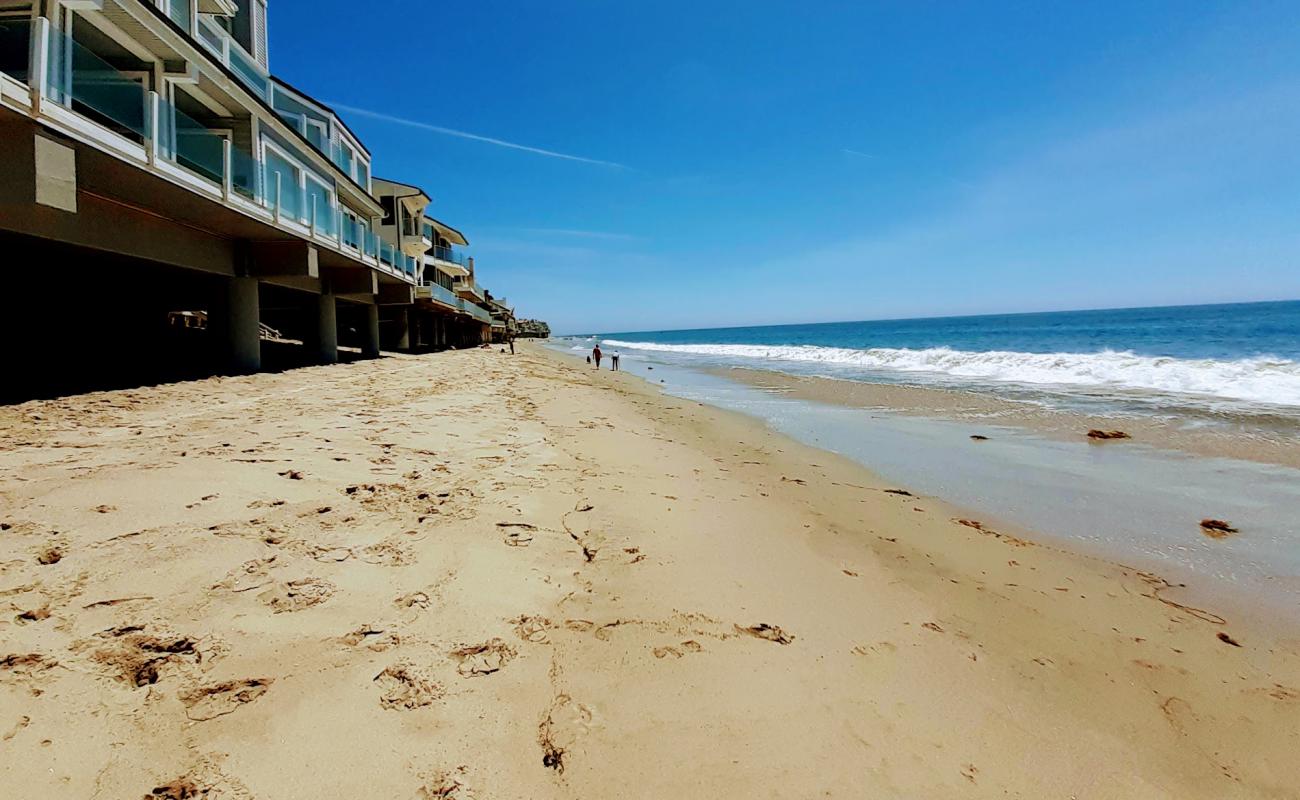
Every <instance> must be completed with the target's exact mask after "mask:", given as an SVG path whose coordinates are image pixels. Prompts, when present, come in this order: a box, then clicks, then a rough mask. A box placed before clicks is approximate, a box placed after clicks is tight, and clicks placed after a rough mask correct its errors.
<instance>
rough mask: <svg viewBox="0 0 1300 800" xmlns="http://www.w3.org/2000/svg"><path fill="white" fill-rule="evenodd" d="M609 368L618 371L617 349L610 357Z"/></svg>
mask: <svg viewBox="0 0 1300 800" xmlns="http://www.w3.org/2000/svg"><path fill="white" fill-rule="evenodd" d="M609 369H610V371H611V372H618V351H617V350H615V351H614V352H613V353H612V354H611V355H610V357H609Z"/></svg>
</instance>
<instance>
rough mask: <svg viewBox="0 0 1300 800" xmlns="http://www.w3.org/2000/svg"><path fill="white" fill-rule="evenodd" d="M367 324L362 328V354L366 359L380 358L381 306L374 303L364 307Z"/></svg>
mask: <svg viewBox="0 0 1300 800" xmlns="http://www.w3.org/2000/svg"><path fill="white" fill-rule="evenodd" d="M363 309H364V312H365V324H364V325H363V326H362V328H361V335H362V337H364V338H363V339H362V341H361V354H362V355H364V356H365V357H366V358H379V306H377V305H374V304H373V303H372V304H371V305H368V306H364V307H363Z"/></svg>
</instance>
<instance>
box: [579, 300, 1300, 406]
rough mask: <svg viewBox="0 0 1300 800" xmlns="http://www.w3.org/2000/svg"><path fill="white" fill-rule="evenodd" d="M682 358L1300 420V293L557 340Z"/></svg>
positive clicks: (1066, 401) (1060, 401) (691, 362)
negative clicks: (1235, 300)
mask: <svg viewBox="0 0 1300 800" xmlns="http://www.w3.org/2000/svg"><path fill="white" fill-rule="evenodd" d="M564 341H566V342H567V343H568V345H569V346H570V347H571V348H573V349H576V350H586V349H589V348H590V347H591V346H592V344H594V343H595V342H597V341H600V342H602V344H603V346H604V348H605V349H606V350H610V351H613V350H617V351H620V352H621V353H623V354H624V355H625V356H631V357H632V358H634V359H635V358H649V359H653V360H659V361H664V362H665V363H676V364H681V365H686V366H711V367H717V366H724V367H725V366H744V367H751V368H759V369H769V370H777V371H782V372H789V373H793V374H803V375H821V376H824V377H833V378H847V379H850V380H866V381H877V382H890V383H904V384H915V385H927V386H935V385H937V386H943V387H947V388H965V389H974V390H981V391H989V392H993V393H996V394H1001V395H1006V396H1009V397H1013V398H1016V399H1028V400H1034V401H1037V402H1042V403H1045V404H1048V405H1057V406H1063V407H1067V408H1070V409H1072V410H1087V411H1090V412H1094V413H1097V412H1101V413H1104V412H1105V411H1106V410H1107V409H1116V410H1126V411H1133V410H1144V409H1145V410H1148V411H1164V412H1167V411H1170V410H1173V411H1175V412H1176V411H1178V410H1180V409H1186V410H1189V411H1192V410H1194V411H1205V410H1213V411H1216V412H1229V413H1244V414H1268V415H1272V414H1280V415H1283V416H1288V417H1295V418H1296V419H1300V301H1288V302H1273V303H1247V304H1234V305H1209V306H1180V307H1168V308H1136V309H1119V310H1102V311H1067V312H1053V313H1043V314H1011V315H998V316H981V317H944V318H935V319H912V320H887V321H871V322H837V323H825V324H816V325H776V326H764V327H748V328H716V329H702V330H683V331H631V332H621V333H602V334H598V335H589V336H581V337H565V339H564Z"/></svg>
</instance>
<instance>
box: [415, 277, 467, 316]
mask: <svg viewBox="0 0 1300 800" xmlns="http://www.w3.org/2000/svg"><path fill="white" fill-rule="evenodd" d="M418 296H420V297H425V298H426V299H428V300H432V301H433V302H434V303H436V304H438V305H440V306H443V307H445V308H448V309H451V310H452V311H464V310H465V301H464V300H461V299H460V298H459V297H457V296H456V294H455V293H454V292H452V290H451V289H448V288H447V287H445V286H443V285H441V284H438V283H432V282H430V283H426V284H425V285H424V286H422V287H420V292H419V295H418Z"/></svg>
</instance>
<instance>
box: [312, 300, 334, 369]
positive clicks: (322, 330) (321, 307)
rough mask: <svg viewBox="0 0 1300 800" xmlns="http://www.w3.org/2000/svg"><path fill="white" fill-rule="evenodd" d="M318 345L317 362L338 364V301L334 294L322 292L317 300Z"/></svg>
mask: <svg viewBox="0 0 1300 800" xmlns="http://www.w3.org/2000/svg"><path fill="white" fill-rule="evenodd" d="M316 344H317V346H318V347H319V350H318V352H317V354H316V356H317V360H318V361H319V362H320V363H322V364H337V363H338V360H339V324H338V301H337V300H336V299H335V298H334V293H333V292H330V291H324V292H321V294H320V297H319V298H317V314H316Z"/></svg>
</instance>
